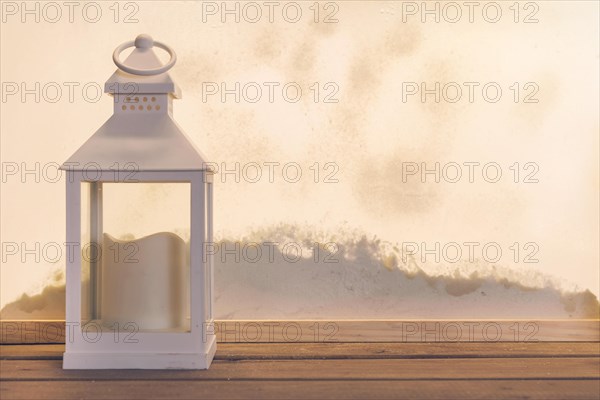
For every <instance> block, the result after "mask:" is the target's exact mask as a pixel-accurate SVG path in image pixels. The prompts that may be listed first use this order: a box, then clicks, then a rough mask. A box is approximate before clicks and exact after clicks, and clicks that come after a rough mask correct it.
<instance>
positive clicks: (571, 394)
mask: <svg viewBox="0 0 600 400" xmlns="http://www.w3.org/2000/svg"><path fill="white" fill-rule="evenodd" d="M599 393H600V383H599V382H598V381H590V380H583V381H580V380H554V381H553V380H530V381H523V380H480V381H469V380H459V381H448V380H433V381H432V380H427V381H423V380H415V381H411V380H408V381H364V380H361V381H346V380H344V381H335V380H333V381H316V382H315V381H312V382H311V381H309V382H307V381H297V380H293V381H268V380H267V381H233V382H225V381H202V382H198V381H186V382H180V381H161V382H160V383H157V384H152V383H151V382H147V381H119V382H114V381H75V382H73V381H71V382H35V383H32V382H1V385H0V397H1V398H2V399H3V400H12V399H15V400H16V399H27V400H29V399H33V398H35V399H62V400H70V399H94V400H95V399H132V400H138V399H139V400H147V399H182V400H183V399H207V398H211V399H229V400H233V399H265V400H267V399H368V398H372V399H381V400H384V399H400V398H402V399H431V400H436V399H460V400H472V399H498V400H502V399H532V400H533V399H544V400H570V399H581V400H584V399H585V400H589V399H597V398H598V394H599Z"/></svg>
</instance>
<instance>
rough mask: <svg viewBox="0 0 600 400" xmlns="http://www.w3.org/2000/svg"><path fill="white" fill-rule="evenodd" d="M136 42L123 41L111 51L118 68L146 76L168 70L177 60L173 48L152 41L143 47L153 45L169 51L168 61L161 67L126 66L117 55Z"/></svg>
mask: <svg viewBox="0 0 600 400" xmlns="http://www.w3.org/2000/svg"><path fill="white" fill-rule="evenodd" d="M136 42H137V40H131V41H129V42H125V43H123V44H121V45H120V46H118V47H117V48H116V49H115V51H114V53H113V61H114V62H115V64H116V66H117V67H119V69H122V70H123V71H125V72H128V73H130V74H134V75H142V76H148V75H158V74H162V73H163V72H166V71H168V70H170V69H171V68H172V67H173V65H175V62H176V61H177V55H176V54H175V50H173V49H172V48H170V47H169V46H167V45H166V44H164V43H161V42H154V41H152V43H151V44H150V46H148V47H143V48H152V46H155V47H158V48H161V49H163V50H164V51H166V52H167V53H169V56H171V59H170V60H169V62H168V63H166V64H165V65H163V66H162V67H159V68H151V69H138V68H132V67H128V66H127V65H125V64H123V63H122V62H121V61H119V56H120V55H121V53H122V52H123V50H125V49H128V48H130V47H134V46H136ZM136 47H137V46H136Z"/></svg>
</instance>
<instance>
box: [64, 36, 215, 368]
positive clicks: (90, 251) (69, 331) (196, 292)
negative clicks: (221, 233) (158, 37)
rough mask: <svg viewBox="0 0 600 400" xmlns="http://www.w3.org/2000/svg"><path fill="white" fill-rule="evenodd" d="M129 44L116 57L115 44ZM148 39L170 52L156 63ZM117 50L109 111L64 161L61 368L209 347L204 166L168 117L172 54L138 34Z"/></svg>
mask: <svg viewBox="0 0 600 400" xmlns="http://www.w3.org/2000/svg"><path fill="white" fill-rule="evenodd" d="M133 46H135V48H134V50H133V52H132V53H131V55H130V56H129V57H128V58H127V59H126V60H125V61H124V62H122V63H121V62H120V61H119V53H120V52H121V51H122V50H124V49H125V48H127V47H133ZM153 47H160V48H162V49H164V50H166V51H167V52H169V54H170V56H171V61H170V62H169V63H168V64H166V65H163V64H162V63H161V62H160V60H159V59H158V58H157V56H156V54H155V53H154V51H153ZM113 58H115V63H116V64H117V66H118V67H119V69H118V70H117V71H116V72H115V73H114V74H113V76H112V77H111V78H110V79H109V80H108V81H107V82H106V85H105V92H107V93H109V94H111V95H112V96H113V98H114V114H113V116H112V117H111V118H110V119H109V120H108V121H106V123H104V125H102V127H100V129H99V130H98V131H97V132H96V133H95V134H94V135H92V137H91V138H90V139H89V140H88V141H87V142H86V143H85V144H84V145H83V146H82V147H81V148H79V150H77V151H76V152H75V154H73V156H71V158H69V159H68V160H67V161H66V162H65V163H64V164H63V165H62V169H63V170H65V171H66V177H67V182H66V189H67V191H66V207H67V248H68V251H69V257H68V259H67V266H66V267H67V273H66V280H67V299H66V332H65V333H66V351H65V353H64V360H63V368H65V369H103V368H122V369H130V368H141V369H166V368H169V369H205V368H208V367H209V366H210V363H211V361H212V359H213V356H214V354H215V350H216V341H215V335H214V330H213V329H214V324H213V297H212V296H213V294H212V293H213V289H212V288H213V272H212V268H213V261H212V257H211V256H210V255H207V254H205V253H204V249H205V243H206V242H210V241H212V231H213V228H212V201H213V191H212V173H211V171H209V170H207V169H206V165H207V164H206V159H205V157H204V156H203V155H202V153H200V152H199V151H198V150H197V149H196V148H195V147H194V145H193V144H192V143H191V142H190V140H189V139H188V138H187V137H186V135H185V134H184V133H183V131H182V130H181V128H180V127H179V126H178V125H177V123H176V122H175V121H174V119H173V115H172V100H173V98H180V97H181V92H180V90H179V88H178V87H177V85H176V84H175V83H174V82H173V81H172V80H171V77H170V76H169V74H168V73H167V72H166V71H167V70H168V69H169V68H170V67H172V66H173V64H174V62H175V59H176V57H175V53H174V52H173V51H172V50H171V49H170V48H169V47H168V46H165V45H163V44H161V43H158V42H154V41H153V40H152V38H150V37H149V36H148V35H140V36H138V38H137V39H136V40H135V42H133V41H132V42H128V43H125V44H123V45H121V46H119V47H118V48H117V50H115V55H114V57H113ZM178 196H179V197H178ZM163 198H168V199H170V200H169V201H163V200H164V199H163ZM171 214H173V215H177V217H173V218H171V217H170V216H171ZM155 221H158V222H155ZM175 221H179V222H181V224H180V225H183V226H174V225H175ZM128 222H130V223H131V225H130V226H127V223H128ZM171 223H172V224H173V226H171V225H170V224H171ZM153 224H154V225H153Z"/></svg>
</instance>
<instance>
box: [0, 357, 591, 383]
mask: <svg viewBox="0 0 600 400" xmlns="http://www.w3.org/2000/svg"><path fill="white" fill-rule="evenodd" d="M598 371H600V358H596V357H589V358H515V359H512V358H509V359H506V358H485V359H475V358H466V359H410V360H406V359H395V360H394V359H388V360H350V359H346V360H241V361H229V360H218V361H215V362H214V363H213V364H212V365H211V367H210V369H208V370H128V371H126V372H123V371H120V370H63V369H62V361H60V360H0V375H1V376H2V380H5V381H7V380H18V381H21V380H29V381H33V380H36V381H38V380H39V381H47V380H61V381H73V380H95V381H101V380H111V381H112V380H115V381H116V380H132V379H134V380H152V381H157V380H186V381H188V380H191V381H197V380H293V379H296V380H311V381H318V380H344V379H345V380H360V379H366V380H373V379H374V380H400V379H402V380H406V379H597V378H598Z"/></svg>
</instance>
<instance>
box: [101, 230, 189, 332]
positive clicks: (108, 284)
mask: <svg viewBox="0 0 600 400" xmlns="http://www.w3.org/2000/svg"><path fill="white" fill-rule="evenodd" d="M187 247H188V246H187V245H186V243H185V242H184V241H183V239H181V238H180V237H179V236H177V235H176V234H174V233H170V232H160V233H155V234H153V235H150V236H146V237H143V238H140V239H136V240H127V241H122V240H117V239H115V238H113V237H112V236H110V235H108V234H104V245H103V247H102V269H101V282H102V283H101V300H100V302H101V307H100V316H101V319H102V323H103V324H105V325H106V326H110V327H114V326H115V324H118V327H119V329H123V327H124V326H125V324H128V323H134V324H135V325H136V326H137V328H138V329H139V330H140V331H143V330H152V329H172V328H180V327H182V326H183V325H184V323H185V322H186V321H187V318H186V315H185V314H186V310H188V309H189V307H186V303H188V301H187V299H189V288H188V285H189V281H188V279H186V278H187V277H188V275H189V274H188V271H189V262H188V257H187V252H188V249H187ZM129 329H131V328H129Z"/></svg>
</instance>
